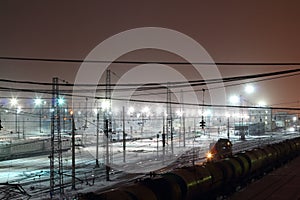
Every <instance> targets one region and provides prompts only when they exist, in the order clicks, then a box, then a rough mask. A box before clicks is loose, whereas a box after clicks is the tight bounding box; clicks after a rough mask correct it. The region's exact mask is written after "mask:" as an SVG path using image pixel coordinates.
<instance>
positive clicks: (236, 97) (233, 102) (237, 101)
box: [229, 95, 240, 104]
mask: <svg viewBox="0 0 300 200" xmlns="http://www.w3.org/2000/svg"><path fill="white" fill-rule="evenodd" d="M229 101H230V103H232V104H237V103H239V102H240V98H239V97H238V96H237V95H233V96H231V97H230V98H229Z"/></svg>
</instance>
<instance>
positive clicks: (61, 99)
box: [57, 97, 65, 105]
mask: <svg viewBox="0 0 300 200" xmlns="http://www.w3.org/2000/svg"><path fill="white" fill-rule="evenodd" d="M57 101H58V104H59V105H63V104H64V103H65V100H64V98H62V97H60V98H59V99H58V100H57Z"/></svg>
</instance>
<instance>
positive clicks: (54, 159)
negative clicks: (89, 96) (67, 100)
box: [49, 77, 64, 198]
mask: <svg viewBox="0 0 300 200" xmlns="http://www.w3.org/2000/svg"><path fill="white" fill-rule="evenodd" d="M52 83H53V85H52V106H51V154H50V156H49V157H50V196H51V198H52V197H53V195H54V191H55V187H56V186H58V187H59V194H60V195H63V193H64V188H63V182H64V180H63V162H62V142H61V127H60V108H59V103H58V98H59V87H58V78H57V77H55V78H53V80H52ZM56 172H57V173H58V176H57V177H58V180H56V178H55V177H56V176H55V173H56ZM56 181H57V183H56Z"/></svg>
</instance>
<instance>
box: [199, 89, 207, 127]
mask: <svg viewBox="0 0 300 200" xmlns="http://www.w3.org/2000/svg"><path fill="white" fill-rule="evenodd" d="M202 92H203V97H202V116H201V121H200V127H201V128H202V129H204V128H205V126H206V125H205V123H206V122H205V121H204V116H203V115H204V113H203V112H204V109H203V108H204V92H205V89H202Z"/></svg>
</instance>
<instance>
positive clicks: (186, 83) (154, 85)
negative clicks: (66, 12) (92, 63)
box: [0, 68, 300, 90]
mask: <svg viewBox="0 0 300 200" xmlns="http://www.w3.org/2000/svg"><path fill="white" fill-rule="evenodd" d="M296 72H300V68H299V69H291V70H283V71H275V72H268V73H263V74H251V75H246V76H234V77H226V78H217V79H208V80H203V79H201V80H191V81H180V82H165V83H163V82H161V83H159V82H156V83H147V84H144V83H138V84H136V83H135V84H132V83H126V84H110V85H109V86H126V87H128V86H141V85H143V87H144V88H148V89H149V88H150V89H164V88H165V86H161V85H168V87H186V86H188V87H189V86H199V85H207V84H217V83H223V82H231V81H239V80H245V79H254V78H262V77H268V76H277V75H283V74H290V73H296ZM0 82H8V83H19V84H33V85H47V86H49V85H50V86H52V85H53V83H49V82H36V81H16V80H9V79H0ZM157 85H159V86H157ZM169 85H170V86H169ZM174 85H175V86H174ZM59 86H72V87H74V86H82V87H95V86H97V87H106V86H107V84H74V83H62V84H59ZM150 86H152V87H150ZM125 89H126V90H128V89H130V88H125ZM133 89H136V88H133Z"/></svg>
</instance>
